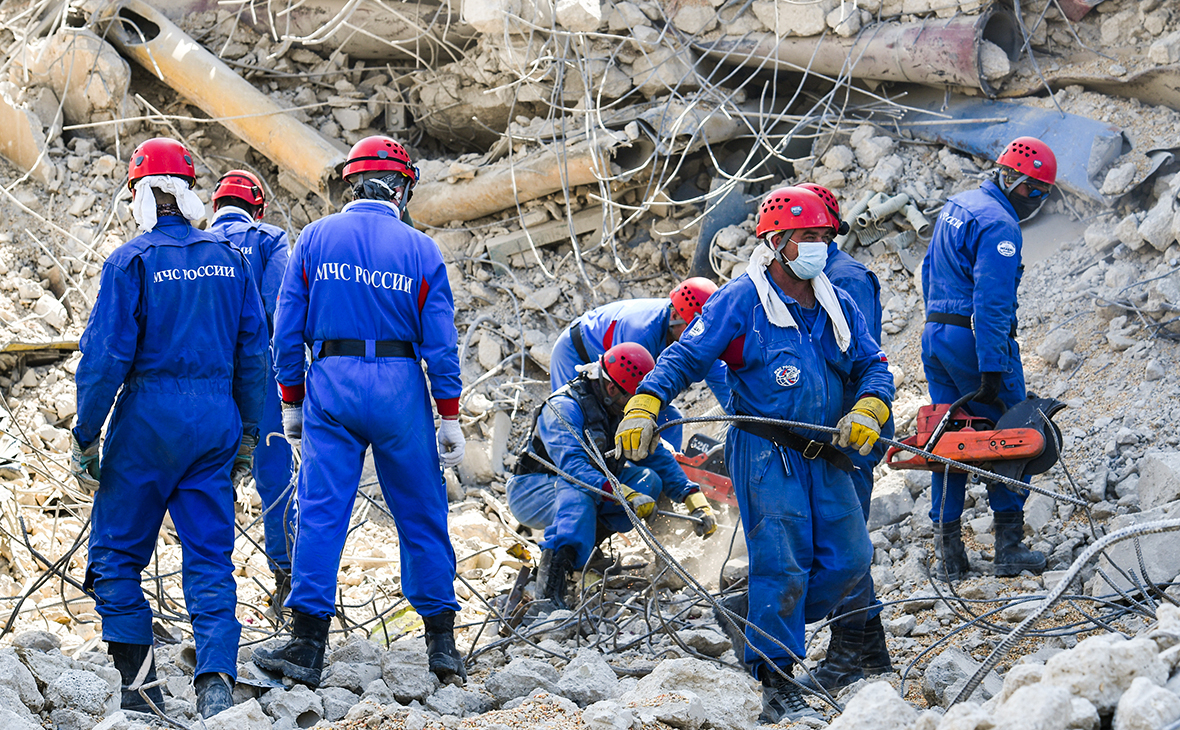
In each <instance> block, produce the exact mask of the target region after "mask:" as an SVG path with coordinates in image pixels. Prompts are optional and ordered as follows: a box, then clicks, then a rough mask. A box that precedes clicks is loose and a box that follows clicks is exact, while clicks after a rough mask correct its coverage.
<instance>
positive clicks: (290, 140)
mask: <svg viewBox="0 0 1180 730" xmlns="http://www.w3.org/2000/svg"><path fill="white" fill-rule="evenodd" d="M111 8H112V10H113V11H114V12H113V14H111V15H108V16H107V17H106V18H104V20H105V21H108V22H109V23H110V25H109V29H108V33H107V36H106V37H108V38H110V39H111V41H112V42H113V43H114V44H115V46H116V47H117V48H118V49H119V50H120V51H122V52H123V53H125V54H126V55H128V56H130V57H131V58H132V59H133V60H134V61H135V62H136V63H138V64H139V65H141V66H143V67H144V68H145V69H147V70H148V71H150V72H152V73H154V74H155V75H156V76H157V77H159V79H160V80H161V81H162V82H164V83H165V84H167V85H168V86H171V87H172V88H173V89H175V90H176V91H178V92H180V94H182V95H183V96H184V97H185V98H186V99H188V100H189V101H190V102H192V103H193V104H194V105H196V106H197V107H199V108H200V109H201V110H202V111H204V112H205V113H206V114H208V115H209V116H210V117H213V118H214V119H217V120H218V121H219V123H220V124H222V125H223V126H224V127H225V128H226V129H228V130H229V131H231V132H233V133H234V134H235V135H237V136H238V137H239V138H241V139H242V141H244V142H246V143H247V144H249V145H250V146H251V147H253V148H254V149H255V150H257V151H258V152H260V153H262V154H263V155H265V156H266V157H267V159H269V160H270V161H271V162H274V163H275V164H276V165H278V166H279V169H280V182H283V183H284V186H285V187H293V186H292V185H290V184H289V183H290V182H292V181H293V182H295V183H298V186H302V187H303V188H306V190H308V191H311V192H315V193H318V194H319V195H321V196H324V197H327V198H335V197H336V196H335V195H333V194H332V191H333V190H335V187H336V185H338V184H339V183H338V176H337V174H336V173H337V170H338V169H339V168H340V166H341V165H343V164H344V159H345V155H346V154H347V153H348V149H347V148H346V147H345V146H344V145H343V143H341V142H338V141H336V140H330V139H327V138H326V137H324V136H323V135H322V134H320V133H319V132H318V131H316V130H314V129H312V128H311V127H309V126H307V125H306V124H304V123H302V122H300V121H298V120H296V119H295V118H294V117H292V116H291V115H290V114H288V113H287V111H286V110H285V109H283V108H282V107H281V106H279V105H278V104H276V103H275V102H274V101H273V100H271V99H270V97H268V96H266V95H265V94H263V93H262V92H260V91H258V90H257V89H255V88H254V86H253V84H251V83H250V82H249V81H246V80H245V79H243V78H242V77H241V76H238V74H237V73H235V72H234V71H233V69H231V68H230V67H229V66H227V65H225V64H224V63H222V62H221V61H220V60H219V59H218V58H217V57H216V56H214V55H213V54H212V53H210V52H209V51H207V50H205V48H204V47H203V46H201V45H200V44H199V43H197V42H196V41H194V40H193V39H192V38H190V37H189V36H188V35H187V34H186V33H185V32H184V31H182V30H181V29H180V28H178V27H177V26H176V25H175V24H173V23H172V21H170V20H168V19H167V18H166V17H164V15H163V14H162V13H160V12H159V11H158V10H156V9H155V8H153V7H152V6H150V5H148V4H147V3H145V2H142V0H126V1H125V2H121V3H119V4H117V5H112V6H111ZM284 180H286V181H287V182H284ZM330 184H331V188H332V189H331V190H330V189H329V185H330ZM295 192H303V191H301V190H298V189H297V186H296V190H295Z"/></svg>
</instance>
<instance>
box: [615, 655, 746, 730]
mask: <svg viewBox="0 0 1180 730" xmlns="http://www.w3.org/2000/svg"><path fill="white" fill-rule="evenodd" d="M671 693H682V694H688V693H691V694H692V695H694V696H695V697H697V698H699V699H700V702H701V704H702V706H703V708H704V711H705V713H706V715H707V722H708V723H710V725H711V727H713V728H717V730H744V729H745V728H748V727H750V726H751V725H753V724H754V721H755V720H756V719H757V717H758V713H759V711H760V710H761V704H762V703H761V701H760V699H759V696H758V694H756V693H755V692H754V690H753V688H752V687H751V686H750V683H749V682H747V681H746V680H745V679H744V678H743V677H742V676H741V675H739V674H736V673H734V672H730V671H726V670H724V669H721V668H719V667H717V666H714V665H713V664H711V663H709V662H705V661H702V660H700V659H667V660H664V661H662V662H660V663H659V664H657V665H656V668H655V670H654V671H653V672H652V673H651V674H649V675H647V676H646V677H644V678H643V679H641V680H639V683H638V684H636V685H635V689H633V690H631V691H630V692H627V693H626V694H624V695H623V696H622V698H621V700H622V702H624V703H637V704H638V703H647V702H649V701H651V700H654V699H655V698H657V697H659V696H660V695H663V694H671Z"/></svg>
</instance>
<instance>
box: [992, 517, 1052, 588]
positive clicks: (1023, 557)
mask: <svg viewBox="0 0 1180 730" xmlns="http://www.w3.org/2000/svg"><path fill="white" fill-rule="evenodd" d="M992 518H993V519H994V520H995V525H996V562H995V563H994V566H995V570H996V575H998V576H1001V577H1010V576H1013V575H1020V574H1021V573H1022V572H1023V571H1025V570H1027V571H1029V572H1031V573H1032V574H1033V575H1040V574H1041V573H1043V572H1044V570H1045V566H1046V565H1047V564H1048V562H1049V560H1048V558H1046V557H1045V554H1044V553H1042V552H1038V551H1036V550H1030V549H1029V548H1027V547H1025V545H1024V542H1023V540H1024V513H1023V512H993V513H992Z"/></svg>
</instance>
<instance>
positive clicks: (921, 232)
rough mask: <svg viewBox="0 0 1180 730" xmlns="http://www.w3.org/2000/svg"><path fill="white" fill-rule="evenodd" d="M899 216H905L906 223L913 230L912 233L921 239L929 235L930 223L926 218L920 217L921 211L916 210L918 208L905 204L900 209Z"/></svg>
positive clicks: (911, 204)
mask: <svg viewBox="0 0 1180 730" xmlns="http://www.w3.org/2000/svg"><path fill="white" fill-rule="evenodd" d="M901 214H902V215H904V216H905V220H906V223H909V224H910V227H911V228H913V229H914V232H915V233H917V234H918V236H919V237H921V238H926V237H927V236H929V235H930V221H929V220H927V219H926V216H924V215H922V211H920V210H918V206H916V205H914V204H913V203H907V204H906V205H905V207H903V208H902V209H901Z"/></svg>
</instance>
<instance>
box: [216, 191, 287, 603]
mask: <svg viewBox="0 0 1180 730" xmlns="http://www.w3.org/2000/svg"><path fill="white" fill-rule="evenodd" d="M213 211H214V213H213V221H212V225H211V226H210V228H211V229H212V230H213V231H214V232H216V233H220V234H221V235H223V236H225V237H226V238H227V239H229V242H230V243H232V244H233V245H234V246H236V247H237V248H238V250H239V251H241V252H242V255H244V256H245V257H246V260H247V261H249V262H250V271H251V272H252V273H253V275H254V285H255V286H256V287H258V291H259V293H261V294H262V304H263V306H264V307H265V308H266V322H267V335H268V337H267V339H268V340H269V339H270V337H269V336H270V335H271V334H273V332H274V316H275V304H276V302H277V301H278V296H279V286H280V285H281V284H282V283H283V272H284V271H286V269H287V259H288V258H290V253H289V251H288V245H287V232H286V231H284V230H283V229H282V228H279V227H278V226H272V225H270V224H269V223H264V222H263V221H262V216H263V215H264V214H265V213H266V194H265V192H264V191H263V190H262V181H260V180H259V179H258V178H257V177H256V176H255V175H254V174H253V173H251V172H247V171H245V170H230V171H229V172H227V173H225V174H224V175H222V176H221V179H220V180H218V181H217V185H216V187H214V188H213ZM267 372H268V373H270V372H273V365H272V363H271V358H270V350H269V349H268V350H267ZM262 401H263V409H262V421H261V422H260V423H259V424H258V427H259V431H260V434H259V437H260V441H259V443H258V446H256V447H255V448H254V453H253V457H254V458H253V460H252V462H253V463H251V459H250V458H249V455H248V454H245V453H243V454H241V455H239V458H238V461H237V462H236V463H235V466H234V471H235V477H242V476H244V475H245V474H247V473H251V472H252V473H253V476H254V487H255V488H256V489H257V490H258V496H259V497H261V498H262V507H263V510H264V511H265V514H264V515H263V517H262V525H263V538H264V546H265V548H266V556H267V558H268V559H269V562H270V569H271V571H272V572H273V573H274V578H275V591H274V594H273V596H272V597H271V608H272V609H273V610H274V612H275V614H276V615H278V614H280V613H281V612H282V610H283V601H284V599H286V597H287V594H288V593H289V592H290V591H291V555H290V553H291V540H292V537H293V534H294V522H295V510H294V507H293V500H290V499H289V497H290V496H291V493H292V490H291V489H290V486H291V477H292V466H293V464H292V461H291V445H290V444H288V443H287V441H286V439H280V438H271V439H268V438H267V436H268V435H269V434H272V433H276V432H278V433H282V430H283V414H282V409H281V408H279V387H278V384H277V383H276V382H275V381H274V378H273V377H269V378H267V382H266V385H265V386H264V388H263V394H262ZM235 481H237V479H236V478H235ZM289 504H290V505H292V506H291V507H288V505H289Z"/></svg>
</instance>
